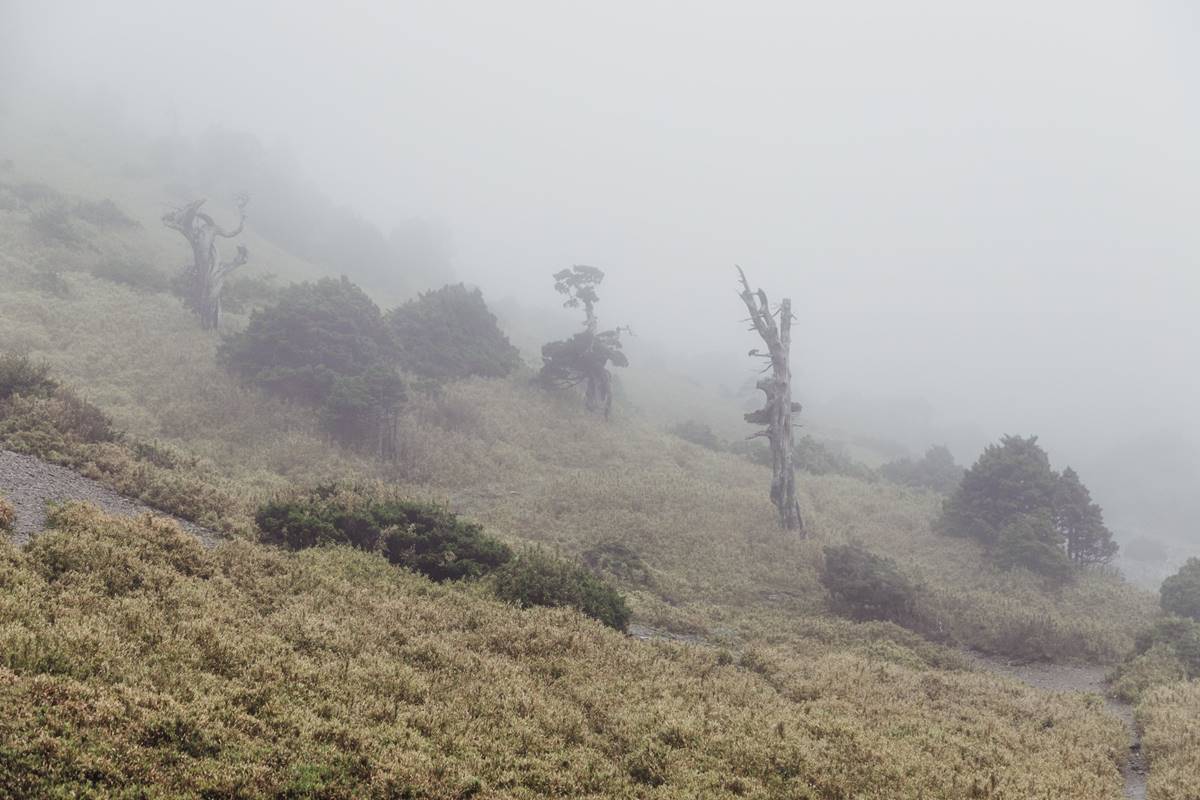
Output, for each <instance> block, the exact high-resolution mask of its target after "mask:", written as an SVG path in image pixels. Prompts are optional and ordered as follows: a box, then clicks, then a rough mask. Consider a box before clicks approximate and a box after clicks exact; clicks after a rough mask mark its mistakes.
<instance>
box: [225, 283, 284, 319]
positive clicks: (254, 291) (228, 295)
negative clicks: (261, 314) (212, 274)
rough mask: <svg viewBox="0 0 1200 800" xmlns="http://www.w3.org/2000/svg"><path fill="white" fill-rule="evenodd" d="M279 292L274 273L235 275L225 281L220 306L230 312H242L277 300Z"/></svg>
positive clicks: (262, 306)
mask: <svg viewBox="0 0 1200 800" xmlns="http://www.w3.org/2000/svg"><path fill="white" fill-rule="evenodd" d="M281 292H282V290H281V289H280V288H279V285H278V284H277V283H276V282H275V276H274V275H236V276H234V277H233V278H230V279H229V280H228V281H226V282H225V290H224V291H223V292H221V307H222V308H223V309H224V310H226V311H228V312H230V313H231V314H243V313H245V312H247V311H250V310H252V309H255V308H264V307H266V306H268V305H270V304H272V303H275V302H278V301H279V297H280V294H281Z"/></svg>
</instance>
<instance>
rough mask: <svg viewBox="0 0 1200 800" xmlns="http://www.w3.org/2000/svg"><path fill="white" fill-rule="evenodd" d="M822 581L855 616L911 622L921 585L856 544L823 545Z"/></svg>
mask: <svg viewBox="0 0 1200 800" xmlns="http://www.w3.org/2000/svg"><path fill="white" fill-rule="evenodd" d="M821 583H822V584H823V585H824V586H825V589H826V590H827V591H828V592H829V594H830V596H831V597H832V598H833V600H834V603H835V606H837V607H838V608H840V609H841V610H842V611H843V612H845V613H848V614H850V615H851V616H853V617H855V618H857V619H864V620H868V619H876V620H889V621H891V622H896V623H899V624H906V623H907V624H911V623H913V622H914V615H915V613H916V609H917V599H918V594H919V592H920V588H919V587H918V586H917V585H916V584H915V583H914V582H913V581H911V580H909V578H908V577H907V576H905V575H904V574H903V573H902V572H901V571H900V569H899V568H898V567H897V566H896V562H895V561H892V560H891V559H890V558H884V557H881V556H878V555H875V554H874V553H872V552H870V551H869V550H867V549H865V548H863V547H861V546H859V545H857V544H849V545H835V546H831V547H826V548H825V563H824V567H823V569H822V570H821Z"/></svg>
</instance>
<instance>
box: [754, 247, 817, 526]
mask: <svg viewBox="0 0 1200 800" xmlns="http://www.w3.org/2000/svg"><path fill="white" fill-rule="evenodd" d="M738 276H739V277H740V278H741V281H742V291H741V298H742V302H744V303H745V304H746V309H747V310H748V311H749V312H750V319H749V322H750V324H751V328H750V330H753V331H757V332H758V335H759V336H760V337H762V340H763V342H764V343H765V344H766V345H767V352H765V353H763V352H760V351H759V350H757V349H755V350H751V351H750V355H752V356H757V357H759V358H762V359H764V360H765V361H766V362H767V363H766V366H764V367H763V372H767V371H768V370H770V373H771V374H770V375H765V376H763V377H762V378H759V379H758V382H757V383H756V384H755V385H756V386H757V387H758V388H759V389H760V390H761V391H762V393H763V394H765V395H766V397H767V402H766V405H765V406H763V407H762V408H760V409H759V410H758V411H754V412H751V413H749V414H746V422H749V423H752V424H755V425H766V428H764V429H763V430H761V431H759V432H758V433H756V434H754V436H752V437H750V438H754V437H755V436H765V437H766V439H767V442H768V443H769V444H770V445H771V502H772V503H774V504H775V508H776V509H778V511H779V526H780V527H781V528H783V529H784V530H788V531H799V532H800V534H801V535H803V534H804V521H803V520H802V519H801V518H800V504H799V503H798V502H797V501H796V469H795V465H794V464H793V461H792V459H793V446H794V444H795V442H794V440H793V434H792V414H793V413H795V412H797V411H799V410H800V404H799V403H793V402H792V368H791V364H790V363H789V359H790V356H791V347H792V301H791V300H790V299H788V298H784V300H783V302H781V303H780V304H779V309H778V310H777V311H775V312H772V311H771V306H770V303H768V301H767V293H766V292H764V291H763V290H762V289H759V290H757V291H754V290H752V289H751V288H750V284H749V283H748V282H747V281H746V273H744V272H742V268H741V267H738ZM776 317H778V318H779V321H778V323H776V320H775V318H776Z"/></svg>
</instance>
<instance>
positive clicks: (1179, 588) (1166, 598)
mask: <svg viewBox="0 0 1200 800" xmlns="http://www.w3.org/2000/svg"><path fill="white" fill-rule="evenodd" d="M1159 598H1160V600H1161V602H1162V607H1163V611H1166V612H1167V613H1168V614H1175V615H1176V616H1180V617H1187V618H1189V619H1193V620H1198V621H1200V558H1189V559H1188V561H1187V563H1186V564H1184V565H1183V566H1182V567H1180V569H1179V571H1178V572H1176V573H1175V574H1174V575H1172V576H1170V577H1169V578H1167V579H1166V580H1165V581H1163V583H1162V587H1161V588H1160V589H1159Z"/></svg>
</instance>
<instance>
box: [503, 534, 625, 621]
mask: <svg viewBox="0 0 1200 800" xmlns="http://www.w3.org/2000/svg"><path fill="white" fill-rule="evenodd" d="M492 588H493V590H494V591H495V593H496V596H497V597H499V598H500V599H501V600H505V601H507V602H509V603H515V604H517V605H519V606H521V607H522V608H529V607H530V606H550V607H561V606H568V607H570V608H574V609H576V610H577V611H580V612H582V613H583V614H586V615H587V616H589V617H591V618H592V619H596V620H599V621H600V622H603V623H604V624H605V625H607V626H609V627H610V628H615V629H617V630H619V631H623V630H625V629H626V628H627V627H628V626H629V618H630V616H631V615H632V613H631V612H630V610H629V607H628V606H627V605H626V604H625V598H624V597H623V596H622V595H621V593H620V592H618V591H617V590H616V589H614V588H613V587H612V586H609V585H608V584H607V583H606V582H605V581H604V580H603V579H601V578H600V577H598V576H596V575H594V574H592V573H591V572H590V571H588V569H587V568H586V567H583V566H581V565H579V564H576V563H574V562H571V561H567V560H565V559H562V558H557V557H555V556H552V555H550V554H548V553H546V552H544V551H542V550H541V549H537V548H533V549H529V550H526V551H524V552H522V553H521V554H520V555H519V556H517V557H516V558H515V559H513V560H512V561H510V562H509V563H508V564H506V565H505V566H503V567H501V568H500V569H499V570H497V571H496V573H495V575H494V576H493V578H492Z"/></svg>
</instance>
